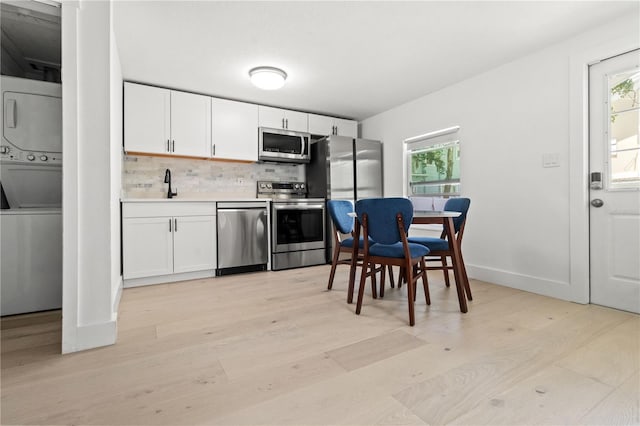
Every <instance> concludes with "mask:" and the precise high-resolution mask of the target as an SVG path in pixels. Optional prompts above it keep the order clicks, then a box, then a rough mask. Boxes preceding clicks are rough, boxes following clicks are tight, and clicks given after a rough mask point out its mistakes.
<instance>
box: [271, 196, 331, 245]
mask: <svg viewBox="0 0 640 426" xmlns="http://www.w3.org/2000/svg"><path fill="white" fill-rule="evenodd" d="M271 220H272V225H273V226H272V228H271V229H272V232H273V235H272V250H273V252H274V253H283V252H290V251H301V250H314V249H323V248H324V247H325V239H324V235H325V232H324V230H325V211H324V203H322V202H314V203H309V202H304V201H295V202H274V203H273V215H272V219H271Z"/></svg>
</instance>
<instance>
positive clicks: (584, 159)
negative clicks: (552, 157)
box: [569, 37, 640, 304]
mask: <svg viewBox="0 0 640 426" xmlns="http://www.w3.org/2000/svg"><path fill="white" fill-rule="evenodd" d="M638 48H640V43H638V41H637V39H635V37H621V38H617V39H615V40H612V41H610V42H607V43H603V44H601V45H598V46H595V47H593V48H590V49H588V50H585V51H583V52H581V53H579V54H576V55H572V56H571V57H570V58H569V218H570V220H569V253H570V256H569V258H570V271H569V282H570V287H571V289H570V292H571V300H572V301H574V302H577V303H584V304H587V303H589V302H590V296H589V290H590V278H589V264H590V259H589V188H588V186H589V182H588V175H589V67H590V66H591V65H594V64H597V63H599V62H601V61H603V60H605V59H608V58H611V57H613V56H617V55H621V54H623V53H626V52H629V51H631V50H634V49H638Z"/></svg>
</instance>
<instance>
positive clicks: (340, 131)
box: [333, 118, 358, 138]
mask: <svg viewBox="0 0 640 426" xmlns="http://www.w3.org/2000/svg"><path fill="white" fill-rule="evenodd" d="M333 121H334V125H335V128H336V133H335V134H336V135H338V136H348V137H350V138H357V137H358V122H357V121H355V120H345V119H344V118H334V119H333Z"/></svg>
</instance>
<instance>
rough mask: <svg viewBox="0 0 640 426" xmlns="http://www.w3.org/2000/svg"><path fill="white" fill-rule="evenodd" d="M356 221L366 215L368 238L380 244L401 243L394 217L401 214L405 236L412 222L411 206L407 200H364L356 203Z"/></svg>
mask: <svg viewBox="0 0 640 426" xmlns="http://www.w3.org/2000/svg"><path fill="white" fill-rule="evenodd" d="M356 213H357V214H358V220H360V221H361V222H362V218H363V215H364V214H365V213H366V215H367V232H368V236H369V237H371V238H372V239H373V240H374V241H376V242H377V243H381V244H395V243H397V242H399V241H401V235H400V230H399V229H398V223H397V221H396V215H397V214H398V213H401V214H402V219H403V221H404V232H405V234H406V233H407V232H408V231H409V225H411V221H412V220H413V204H412V203H411V201H410V200H409V199H407V198H366V199H364V200H359V201H357V202H356Z"/></svg>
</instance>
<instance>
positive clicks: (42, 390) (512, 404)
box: [1, 266, 640, 425]
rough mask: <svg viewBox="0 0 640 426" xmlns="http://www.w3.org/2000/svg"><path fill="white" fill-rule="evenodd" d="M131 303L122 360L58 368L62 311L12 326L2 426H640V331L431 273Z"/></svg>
mask: <svg viewBox="0 0 640 426" xmlns="http://www.w3.org/2000/svg"><path fill="white" fill-rule="evenodd" d="M328 274H329V267H328V266H319V267H313V268H305V269H296V270H290V271H281V272H266V273H256V274H248V275H235V276H230V277H224V278H215V279H210V280H198V281H191V282H184V283H175V284H166V285H157V286H150V287H142V288H135V289H128V290H125V291H124V294H123V297H122V302H121V305H120V316H119V321H118V327H119V338H118V342H117V344H116V345H114V346H110V347H106V348H101V349H95V350H91V351H86V352H81V353H76V354H71V355H65V356H62V355H59V354H58V352H59V348H60V313H59V312H55V313H47V314H38V315H30V316H25V317H13V318H8V319H3V320H2V383H1V386H2V400H1V409H2V414H1V422H2V424H16V423H20V424H79V423H81V424H174V425H190V424H227V425H239V424H272V425H281V424H295V425H298V424H349V425H372V424H393V425H401V424H402V425H409V424H420V425H421V424H432V425H439V424H464V425H476V424H477V425H480V424H490V425H494V424H507V425H521V424H536V425H539V424H580V425H582V424H602V425H604V424H607V425H608V424H638V423H640V418H639V414H638V411H639V408H638V407H639V405H640V401H639V398H640V397H639V395H640V372H639V371H640V370H639V369H640V318H639V317H638V316H637V315H632V314H628V313H624V312H619V311H615V310H612V309H607V308H602V307H598V306H589V305H586V306H585V305H578V304H573V303H568V302H563V301H559V300H555V299H551V298H547V297H543V296H538V295H534V294H530V293H525V292H521V291H517V290H513V289H509V288H506V287H501V286H496V285H491V284H487V283H483V282H478V281H472V282H471V286H472V289H473V292H474V300H473V302H471V303H470V306H469V313H467V314H461V313H460V312H459V311H458V306H457V298H456V294H455V290H454V289H453V288H451V289H447V288H445V287H444V285H443V284H442V279H441V276H439V275H438V274H434V275H431V285H430V288H431V299H432V305H431V307H426V305H425V304H424V296H423V294H422V291H421V290H419V293H418V303H417V306H416V326H415V327H409V326H408V316H407V308H406V293H405V288H403V289H402V290H398V289H391V290H389V289H388V290H387V293H386V295H385V298H384V299H381V300H380V299H379V300H373V299H372V298H371V297H370V295H367V296H366V297H365V304H364V306H363V310H362V315H360V316H356V315H355V314H354V308H355V306H354V305H348V304H347V303H346V302H345V300H346V275H347V269H346V267H342V269H338V273H337V276H336V282H335V284H334V289H333V290H332V291H330V292H327V291H325V288H326V278H327V276H328Z"/></svg>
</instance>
